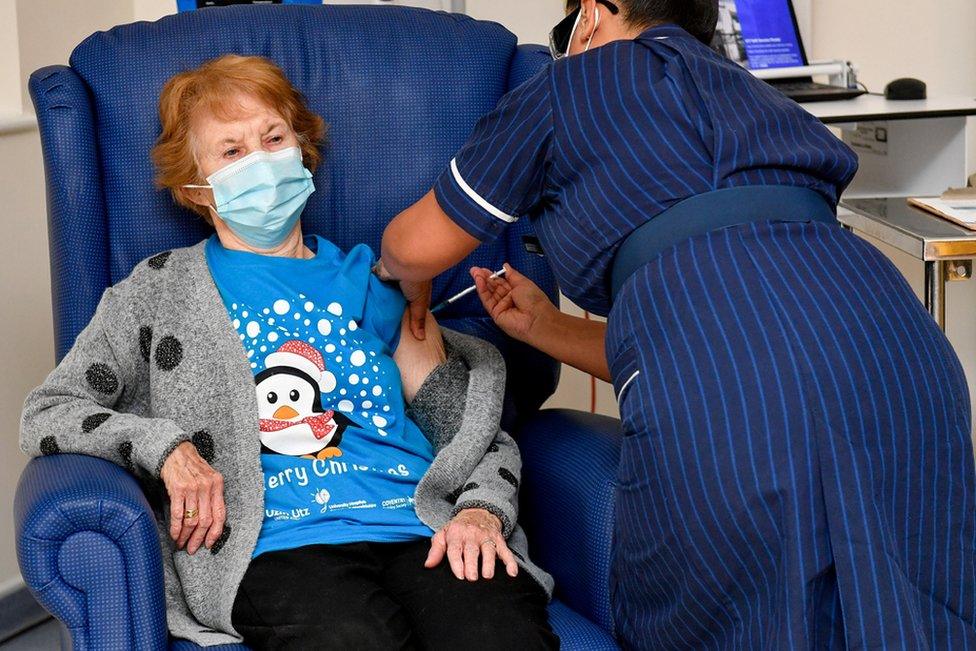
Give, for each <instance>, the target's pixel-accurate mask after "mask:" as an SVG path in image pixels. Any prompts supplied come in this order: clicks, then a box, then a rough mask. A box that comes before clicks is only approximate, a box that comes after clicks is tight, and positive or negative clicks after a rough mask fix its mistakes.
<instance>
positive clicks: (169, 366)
mask: <svg viewBox="0 0 976 651" xmlns="http://www.w3.org/2000/svg"><path fill="white" fill-rule="evenodd" d="M182 361H183V344H181V343H180V341H179V339H177V338H176V337H174V336H173V335H166V336H165V337H163V338H162V339H160V340H159V343H158V344H156V366H157V367H158V368H159V370H161V371H172V370H173V369H174V368H176V367H177V366H179V365H180V362H182Z"/></svg>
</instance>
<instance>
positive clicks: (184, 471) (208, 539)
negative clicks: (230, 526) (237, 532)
mask: <svg viewBox="0 0 976 651" xmlns="http://www.w3.org/2000/svg"><path fill="white" fill-rule="evenodd" d="M159 478H160V479H162V480H163V484H164V485H165V486H166V492H167V493H169V510H170V524H169V535H170V536H171V537H172V538H173V540H175V541H176V547H177V548H178V549H183V548H184V547H186V551H187V553H188V554H190V555H193V554H195V553H196V551H197V550H198V549H200V546H201V545H202V546H204V547H206V548H207V549H209V548H210V547H212V546H213V544H214V543H215V542H217V539H218V538H220V534H222V533H223V532H224V522H225V521H226V519H227V508H226V506H225V505H224V478H223V476H221V474H220V473H219V472H217V471H216V470H214V469H213V467H211V465H210V464H209V463H207V462H206V461H205V460H204V459H203V457H201V456H200V453H199V452H197V448H196V446H195V445H193V444H192V443H190V442H189V441H184V442H183V443H180V444H179V445H178V446H176V448H174V449H173V451H172V452H170V454H169V456H168V457H166V461H165V462H163V467H162V470H161V471H160V473H159Z"/></svg>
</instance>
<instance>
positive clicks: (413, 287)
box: [373, 259, 433, 341]
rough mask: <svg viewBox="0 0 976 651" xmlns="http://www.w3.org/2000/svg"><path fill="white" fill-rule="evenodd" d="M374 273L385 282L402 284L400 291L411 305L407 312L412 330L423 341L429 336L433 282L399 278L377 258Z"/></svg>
mask: <svg viewBox="0 0 976 651" xmlns="http://www.w3.org/2000/svg"><path fill="white" fill-rule="evenodd" d="M373 273H374V274H376V277H377V278H379V279H380V280H382V281H383V282H396V283H399V284H400V291H401V292H403V297H404V298H405V299H407V303H409V306H408V308H407V313H408V314H409V315H410V331H411V332H413V336H414V337H416V338H417V339H419V340H420V341H423V340H424V339H426V338H427V330H426V328H427V312H428V310H430V295H431V289H432V287H433V283H432V282H431V281H429V280H425V281H421V282H412V281H407V280H398V279H396V278H394V277H393V276H392V274H390V272H389V271H387V269H386V265H384V264H383V260H382V259H380V260H377V261H376V264H375V265H374V266H373Z"/></svg>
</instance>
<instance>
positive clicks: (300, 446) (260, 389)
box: [254, 340, 356, 459]
mask: <svg viewBox="0 0 976 651" xmlns="http://www.w3.org/2000/svg"><path fill="white" fill-rule="evenodd" d="M254 383H255V385H256V390H257V398H258V416H259V418H260V421H259V423H260V433H261V446H262V452H264V453H266V454H267V453H272V454H283V455H288V456H294V457H307V458H312V459H330V458H332V457H339V456H342V450H340V449H339V443H340V442H341V441H342V433H343V432H344V431H345V430H346V428H347V427H349V426H355V425H356V424H355V423H354V422H353V421H352V420H350V419H349V418H347V417H346V416H345V415H343V414H341V413H339V412H336V411H334V410H331V409H328V410H327V409H325V408H324V407H323V406H322V394H323V393H331V392H332V391H333V390H334V389H335V387H336V378H335V375H333V374H332V373H330V372H329V371H327V370H326V368H325V360H323V358H322V354H321V353H320V352H319V351H318V350H316V349H315V348H314V347H313V346H311V345H309V344H308V343H306V342H304V341H299V340H292V341H287V342H285V343H284V344H282V345H281V347H280V348H278V350H276V351H275V352H273V353H271V354H270V355H268V356H267V357H266V358H265V370H263V371H261V372H260V373H258V375H256V376H255V378H254Z"/></svg>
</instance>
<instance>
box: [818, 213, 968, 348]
mask: <svg viewBox="0 0 976 651" xmlns="http://www.w3.org/2000/svg"><path fill="white" fill-rule="evenodd" d="M837 216H838V219H839V220H840V223H841V224H842V225H843V226H844V227H845V228H848V229H850V230H854V231H859V232H861V233H865V234H867V235H870V236H871V237H874V238H876V239H878V240H880V241H881V242H884V243H885V244H888V245H889V246H892V247H894V248H896V249H898V250H900V251H903V252H904V253H907V254H908V255H910V256H912V257H913V258H915V259H917V260H919V261H921V262H923V263H924V264H925V307H926V309H928V311H929V313H930V314H931V315H932V317H933V318H934V319H935V321H936V323H938V324H939V327H940V328H942V330H943V331H945V328H946V300H945V297H946V283H948V282H954V281H964V280H969V279H970V278H972V275H973V258H976V231H970V230H967V229H965V228H963V227H961V226H957V225H955V224H953V223H952V222H949V221H946V220H944V219H942V218H940V217H936V216H935V215H931V214H929V213H927V212H925V211H923V210H919V209H917V208H913V207H911V206H909V205H908V202H907V201H906V200H905V198H903V197H894V198H886V199H849V200H844V201H842V202H841V208H840V210H838V215H837Z"/></svg>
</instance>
